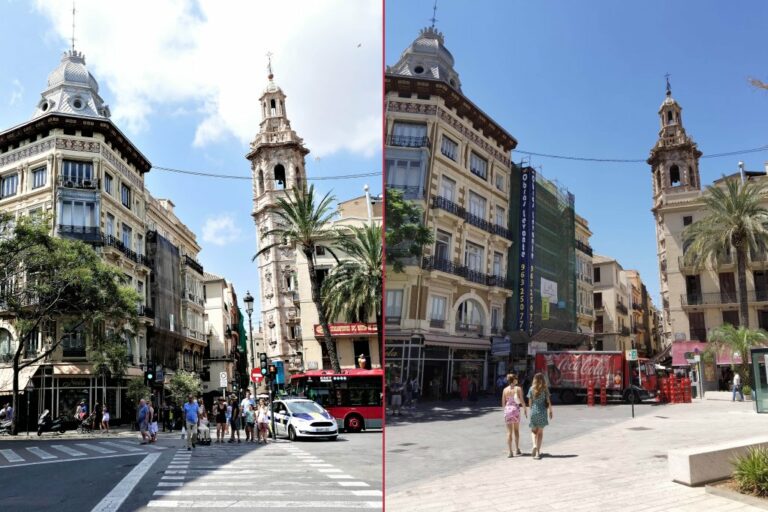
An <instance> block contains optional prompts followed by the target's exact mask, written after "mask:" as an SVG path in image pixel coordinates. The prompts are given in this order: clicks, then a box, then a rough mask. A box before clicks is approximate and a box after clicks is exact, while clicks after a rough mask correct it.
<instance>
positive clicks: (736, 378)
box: [731, 372, 744, 402]
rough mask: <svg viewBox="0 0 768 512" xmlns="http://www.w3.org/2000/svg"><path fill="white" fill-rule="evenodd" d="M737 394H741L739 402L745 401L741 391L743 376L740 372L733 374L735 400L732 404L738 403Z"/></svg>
mask: <svg viewBox="0 0 768 512" xmlns="http://www.w3.org/2000/svg"><path fill="white" fill-rule="evenodd" d="M736 393H739V397H740V398H739V402H743V401H744V393H742V391H741V375H739V373H738V372H735V373H734V374H733V399H732V400H731V402H735V401H736Z"/></svg>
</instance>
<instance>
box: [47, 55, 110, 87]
mask: <svg viewBox="0 0 768 512" xmlns="http://www.w3.org/2000/svg"><path fill="white" fill-rule="evenodd" d="M64 82H69V83H71V84H80V85H84V86H86V87H89V88H91V89H93V91H94V92H96V93H98V92H99V84H98V82H96V79H95V78H93V75H92V74H90V73H89V72H88V69H87V68H86V67H85V55H83V54H82V53H80V52H75V51H68V52H65V53H64V55H62V57H61V62H60V63H59V66H58V67H57V68H56V69H54V70H53V71H51V74H50V75H48V88H49V89H50V88H53V87H56V86H57V85H60V84H63V83H64Z"/></svg>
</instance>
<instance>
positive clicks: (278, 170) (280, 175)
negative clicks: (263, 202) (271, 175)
mask: <svg viewBox="0 0 768 512" xmlns="http://www.w3.org/2000/svg"><path fill="white" fill-rule="evenodd" d="M275 185H276V186H279V187H280V188H282V189H284V188H285V167H283V164H277V165H276V166H275Z"/></svg>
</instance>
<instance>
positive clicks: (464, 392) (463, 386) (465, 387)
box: [459, 375, 470, 402]
mask: <svg viewBox="0 0 768 512" xmlns="http://www.w3.org/2000/svg"><path fill="white" fill-rule="evenodd" d="M469 385H470V382H469V379H468V378H467V376H466V375H462V376H461V378H460V379H459V395H461V401H462V402H466V401H467V399H468V398H469Z"/></svg>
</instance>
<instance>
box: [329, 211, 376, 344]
mask: <svg viewBox="0 0 768 512" xmlns="http://www.w3.org/2000/svg"><path fill="white" fill-rule="evenodd" d="M350 229H351V232H352V236H350V237H342V238H340V240H339V242H338V248H339V249H341V250H342V251H343V252H344V253H346V254H347V255H348V256H349V258H350V259H346V260H344V261H342V262H341V263H340V264H339V265H338V266H337V267H336V268H334V269H333V271H332V272H331V274H330V275H329V276H328V277H327V278H326V280H325V281H324V282H323V289H322V296H323V304H324V306H325V307H326V313H327V314H328V317H329V318H337V317H339V316H344V317H346V318H347V319H349V320H350V321H357V322H367V321H368V319H369V318H370V317H371V316H375V317H376V335H377V338H378V345H379V357H380V358H381V348H382V340H383V332H382V328H383V325H382V324H383V322H382V314H381V305H382V299H381V297H382V292H383V290H382V288H383V285H382V279H383V265H384V247H383V244H382V229H381V226H377V225H375V224H369V225H366V226H365V227H362V228H360V227H356V226H353V227H351V228H350Z"/></svg>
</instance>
